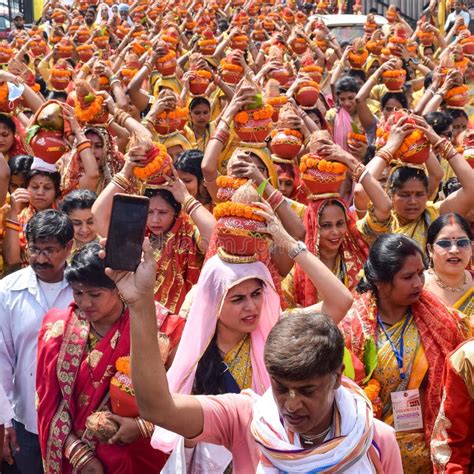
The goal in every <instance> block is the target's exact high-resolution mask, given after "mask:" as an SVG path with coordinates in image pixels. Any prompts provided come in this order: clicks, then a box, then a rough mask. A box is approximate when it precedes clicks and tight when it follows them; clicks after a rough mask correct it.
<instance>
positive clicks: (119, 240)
mask: <svg viewBox="0 0 474 474" xmlns="http://www.w3.org/2000/svg"><path fill="white" fill-rule="evenodd" d="M149 205H150V200H149V199H148V198H147V197H141V196H128V195H127V194H116V195H115V196H114V201H113V204H112V215H111V217H110V223H109V232H108V234H107V245H106V247H105V251H106V256H105V266H106V267H110V268H112V269H114V270H126V271H129V272H132V271H135V270H136V269H137V267H138V265H139V264H140V260H141V257H142V245H143V239H144V238H145V230H146V221H147V217H148V207H149Z"/></svg>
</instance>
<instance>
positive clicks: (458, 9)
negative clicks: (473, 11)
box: [444, 0, 471, 31]
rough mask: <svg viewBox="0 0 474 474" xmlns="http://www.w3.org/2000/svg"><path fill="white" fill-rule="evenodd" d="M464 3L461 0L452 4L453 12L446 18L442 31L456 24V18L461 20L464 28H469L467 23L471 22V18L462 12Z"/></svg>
mask: <svg viewBox="0 0 474 474" xmlns="http://www.w3.org/2000/svg"><path fill="white" fill-rule="evenodd" d="M464 6H465V4H464V2H463V1H461V0H456V1H455V2H454V4H453V8H454V11H453V12H451V13H450V14H449V15H448V18H446V23H445V24H444V30H445V31H448V30H450V29H451V28H452V27H453V26H454V25H455V23H456V20H457V19H458V18H462V19H463V21H464V25H465V26H469V22H470V21H471V17H470V16H469V13H468V12H467V11H466V10H464Z"/></svg>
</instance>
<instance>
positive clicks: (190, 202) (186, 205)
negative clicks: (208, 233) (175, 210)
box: [183, 196, 202, 216]
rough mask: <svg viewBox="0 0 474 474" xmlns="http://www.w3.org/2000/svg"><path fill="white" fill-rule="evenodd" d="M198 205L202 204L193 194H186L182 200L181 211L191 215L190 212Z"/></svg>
mask: <svg viewBox="0 0 474 474" xmlns="http://www.w3.org/2000/svg"><path fill="white" fill-rule="evenodd" d="M200 206H202V204H201V203H200V202H199V201H198V200H197V199H195V198H194V197H193V196H188V197H187V198H186V199H185V200H184V202H183V211H184V212H185V213H186V214H187V215H188V216H191V214H192V213H193V212H194V211H195V210H196V209H197V208H198V207H200Z"/></svg>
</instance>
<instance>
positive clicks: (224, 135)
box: [211, 126, 230, 146]
mask: <svg viewBox="0 0 474 474" xmlns="http://www.w3.org/2000/svg"><path fill="white" fill-rule="evenodd" d="M229 135H230V134H229V131H228V130H226V129H224V128H223V127H220V126H219V127H217V129H216V130H215V132H214V135H212V137H211V140H217V141H219V142H221V143H222V145H223V146H226V145H227V140H229Z"/></svg>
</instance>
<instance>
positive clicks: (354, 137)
mask: <svg viewBox="0 0 474 474" xmlns="http://www.w3.org/2000/svg"><path fill="white" fill-rule="evenodd" d="M347 138H349V139H352V140H356V141H359V142H363V143H367V136H366V135H365V134H364V133H355V132H349V134H348V136H347Z"/></svg>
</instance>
